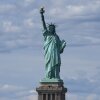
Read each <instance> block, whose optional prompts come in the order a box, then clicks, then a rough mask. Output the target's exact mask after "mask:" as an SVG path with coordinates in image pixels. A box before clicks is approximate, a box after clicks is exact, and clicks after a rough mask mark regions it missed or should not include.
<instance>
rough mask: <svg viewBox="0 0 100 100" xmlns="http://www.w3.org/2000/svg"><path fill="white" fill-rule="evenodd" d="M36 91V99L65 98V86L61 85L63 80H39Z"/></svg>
mask: <svg viewBox="0 0 100 100" xmlns="http://www.w3.org/2000/svg"><path fill="white" fill-rule="evenodd" d="M36 91H37V92H38V100H65V93H66V92H67V88H65V87H64V86H63V82H50V83H49V82H41V84H40V86H39V87H38V88H36Z"/></svg>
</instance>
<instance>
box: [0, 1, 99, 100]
mask: <svg viewBox="0 0 100 100" xmlns="http://www.w3.org/2000/svg"><path fill="white" fill-rule="evenodd" d="M41 6H44V7H45V10H46V12H45V19H46V23H51V22H53V23H55V24H56V25H57V34H58V35H59V36H60V38H61V39H64V40H65V41H66V42H67V47H66V48H65V50H64V53H63V54H62V55H61V58H62V66H61V77H62V79H63V80H64V82H65V87H67V88H68V93H67V96H66V98H67V99H68V100H99V99H100V96H99V94H100V77H99V75H100V11H99V10H100V0H0V100H36V98H37V94H36V92H35V88H36V87H37V86H38V85H39V81H40V79H42V78H43V77H44V73H45V71H44V66H45V65H44V52H43V36H42V24H41V18H40V14H39V9H40V7H41Z"/></svg>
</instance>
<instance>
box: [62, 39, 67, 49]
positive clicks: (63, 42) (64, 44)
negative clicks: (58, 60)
mask: <svg viewBox="0 0 100 100" xmlns="http://www.w3.org/2000/svg"><path fill="white" fill-rule="evenodd" d="M65 46H66V42H65V40H62V47H63V48H65Z"/></svg>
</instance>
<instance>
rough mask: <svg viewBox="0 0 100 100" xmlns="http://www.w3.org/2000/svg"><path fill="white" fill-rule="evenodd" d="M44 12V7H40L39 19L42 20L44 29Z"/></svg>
mask: <svg viewBox="0 0 100 100" xmlns="http://www.w3.org/2000/svg"><path fill="white" fill-rule="evenodd" d="M44 12H45V10H44V8H43V7H42V8H41V9H40V14H41V20H42V24H43V28H44V29H47V27H46V23H45V19H44V15H43V13H44Z"/></svg>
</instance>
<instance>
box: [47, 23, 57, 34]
mask: <svg viewBox="0 0 100 100" xmlns="http://www.w3.org/2000/svg"><path fill="white" fill-rule="evenodd" d="M55 28H56V26H55V25H54V24H52V23H51V24H49V25H48V30H49V32H50V33H52V34H55Z"/></svg>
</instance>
